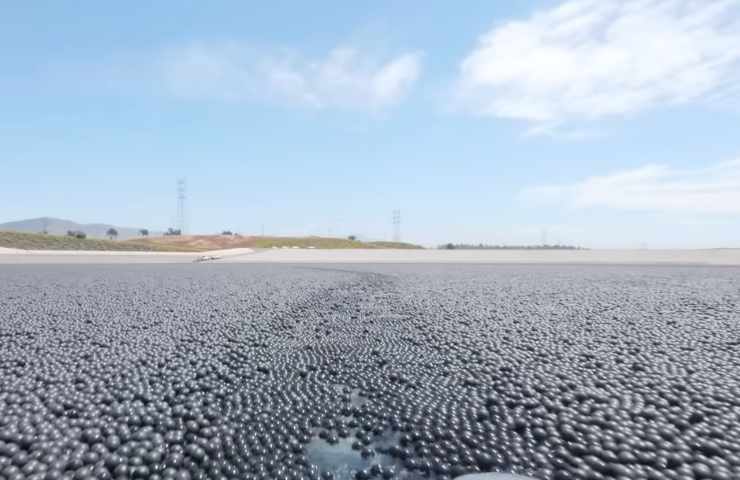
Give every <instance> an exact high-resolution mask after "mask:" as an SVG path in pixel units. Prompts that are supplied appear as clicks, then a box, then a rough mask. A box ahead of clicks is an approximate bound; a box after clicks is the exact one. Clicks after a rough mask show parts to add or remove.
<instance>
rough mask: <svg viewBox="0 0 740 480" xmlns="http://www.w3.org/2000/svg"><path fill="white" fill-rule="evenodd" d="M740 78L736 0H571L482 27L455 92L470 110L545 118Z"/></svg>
mask: <svg viewBox="0 0 740 480" xmlns="http://www.w3.org/2000/svg"><path fill="white" fill-rule="evenodd" d="M739 86H740V0H715V1H708V0H570V1H567V2H565V3H563V4H561V5H560V6H558V7H556V8H553V9H550V10H541V11H538V12H536V13H534V14H533V15H532V16H531V17H530V18H528V19H526V20H521V21H510V22H506V23H503V24H501V25H498V26H496V27H495V28H493V29H492V30H490V31H489V32H487V33H485V34H484V35H483V36H481V37H480V39H479V42H478V45H477V46H476V47H475V49H474V50H473V51H472V52H470V54H469V55H468V56H467V57H466V58H465V59H464V61H463V62H462V64H461V66H460V72H459V79H458V83H457V88H456V93H457V96H458V98H459V100H460V102H462V105H463V106H464V108H466V109H468V110H470V111H472V112H475V113H477V114H481V115H490V116H497V117H506V118H513V119H521V120H525V121H528V122H530V123H532V124H534V125H546V126H547V127H548V128H552V126H553V125H559V124H562V123H566V122H569V121H582V120H592V119H595V118H599V117H605V116H611V115H623V114H629V113H633V112H637V111H640V110H643V109H646V108H650V107H654V106H658V105H671V104H682V103H688V102H702V103H703V102H710V101H712V102H718V101H719V102H722V101H725V100H726V98H727V96H736V95H737V94H738V92H739V90H738V87H739ZM537 128H541V127H537ZM548 128H546V129H548Z"/></svg>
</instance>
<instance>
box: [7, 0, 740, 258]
mask: <svg viewBox="0 0 740 480" xmlns="http://www.w3.org/2000/svg"><path fill="white" fill-rule="evenodd" d="M152 3H153V4H154V5H148V4H145V3H144V2H135V3H134V4H131V3H130V2H126V3H120V2H119V3H117V4H114V3H111V2H92V1H90V2H87V1H76V2H52V1H37V2H14V4H13V3H10V4H6V5H3V8H2V15H0V58H2V60H3V61H2V63H0V92H1V93H0V222H1V221H10V220H16V219H22V218H29V217H38V216H58V217H62V218H69V219H74V220H76V221H80V222H108V223H114V224H118V225H124V226H146V227H149V228H151V229H164V228H166V227H168V226H170V225H172V224H173V221H174V217H175V207H176V195H175V182H176V179H177V178H178V177H185V178H186V179H187V185H188V204H187V211H188V230H189V231H191V232H198V233H212V232H219V231H221V230H223V229H232V230H236V231H239V232H242V233H259V232H260V231H261V230H262V228H263V226H264V230H265V232H266V233H269V234H286V235H287V234H302V235H303V234H309V235H310V234H316V235H325V234H327V233H331V234H333V235H348V234H356V235H359V236H361V237H363V238H372V239H383V238H388V237H390V235H391V231H392V228H391V212H392V210H394V209H396V208H398V209H400V210H401V212H402V236H403V239H404V240H408V241H414V242H418V243H422V244H425V245H436V244H439V243H443V242H447V241H453V242H475V243H478V242H488V243H539V242H540V241H541V239H542V237H543V233H545V232H546V236H547V240H548V241H549V242H551V243H552V242H556V241H558V242H565V243H573V244H579V245H584V246H589V247H639V246H649V247H655V248H657V247H705V246H735V247H738V246H740V20H739V19H740V0H722V1H717V2H703V1H701V2H697V1H695V0H632V1H626V2H622V1H617V0H570V1H564V2H563V1H560V2H557V1H524V0H522V1H517V2H490V1H480V2H473V1H471V2H466V3H465V8H460V7H459V6H456V5H453V4H452V3H450V2H384V1H378V2H372V4H367V5H361V4H358V3H357V2H322V1H319V2H310V4H309V2H305V4H303V3H301V4H298V3H299V2H269V4H265V5H261V6H260V5H255V4H253V3H252V2H236V1H234V2H227V1H222V2H197V1H177V2H174V1H161V2H152Z"/></svg>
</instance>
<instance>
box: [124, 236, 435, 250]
mask: <svg viewBox="0 0 740 480" xmlns="http://www.w3.org/2000/svg"><path fill="white" fill-rule="evenodd" d="M130 241H133V240H130ZM135 241H136V242H139V243H146V244H166V245H169V246H174V245H181V246H182V247H187V248H191V249H197V250H201V251H204V250H220V249H226V248H275V247H277V248H282V247H300V248H308V247H314V248H325V249H347V248H374V249H379V248H421V247H419V246H418V245H412V244H409V243H394V242H360V241H357V240H348V239H346V238H332V237H260V236H254V237H253V236H239V237H237V236H222V235H185V236H181V237H178V236H172V237H150V238H145V239H136V240H135Z"/></svg>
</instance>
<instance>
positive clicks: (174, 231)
mask: <svg viewBox="0 0 740 480" xmlns="http://www.w3.org/2000/svg"><path fill="white" fill-rule="evenodd" d="M181 233H182V232H181V231H180V229H179V228H172V227H170V228H168V229H167V231H166V232H164V234H165V235H180V234H181Z"/></svg>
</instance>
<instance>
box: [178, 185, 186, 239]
mask: <svg viewBox="0 0 740 480" xmlns="http://www.w3.org/2000/svg"><path fill="white" fill-rule="evenodd" d="M185 187H186V185H185V179H184V178H178V179H177V219H176V223H177V225H176V228H177V229H178V230H180V234H181V235H185V199H186V198H187V195H186V190H185Z"/></svg>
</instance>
